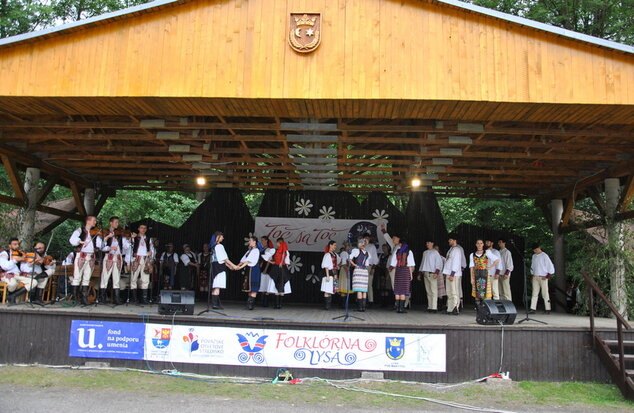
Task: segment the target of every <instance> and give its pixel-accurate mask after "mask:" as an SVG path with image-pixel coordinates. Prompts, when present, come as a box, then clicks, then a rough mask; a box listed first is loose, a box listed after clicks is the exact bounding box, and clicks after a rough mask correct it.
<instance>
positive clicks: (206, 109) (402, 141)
mask: <svg viewBox="0 0 634 413" xmlns="http://www.w3.org/2000/svg"><path fill="white" fill-rule="evenodd" d="M0 73H1V76H0V151H1V152H0V153H1V158H2V162H3V165H4V167H5V169H6V171H7V173H8V176H9V178H10V181H11V184H12V187H13V189H14V195H0V201H2V202H5V203H9V204H13V205H17V206H23V207H25V210H26V211H27V216H28V213H29V212H30V213H33V214H34V213H35V211H36V210H37V211H40V212H45V213H48V214H53V215H57V216H59V220H58V221H56V222H54V223H53V224H51V226H49V228H48V229H50V228H52V227H54V226H55V225H57V224H59V222H61V221H63V220H65V219H69V218H70V219H77V220H81V219H82V217H83V216H85V215H86V214H91V213H96V212H98V211H99V209H100V208H101V206H103V204H104V202H105V201H106V199H107V198H108V197H111V196H115V194H116V190H118V189H142V190H151V191H163V190H178V191H202V192H208V191H210V190H211V189H213V188H239V189H241V190H242V191H263V190H267V189H290V190H294V189H297V190H324V191H326V190H335V191H350V192H355V193H368V192H369V191H383V192H386V193H395V194H400V193H406V192H409V191H411V190H412V188H411V187H410V182H411V179H412V178H414V177H418V178H420V179H421V180H422V186H421V188H420V189H419V190H421V191H426V192H429V193H433V194H435V195H436V196H452V197H480V198H486V197H498V198H516V197H517V198H532V199H536V200H537V201H538V203H539V205H541V206H543V208H544V211H545V213H546V214H547V216H548V217H550V218H551V221H552V225H553V232H554V234H555V240H554V245H555V261H556V262H555V264H556V267H557V272H558V273H564V261H563V234H565V233H566V232H567V231H571V230H575V229H578V228H584V227H592V226H597V225H601V224H602V223H604V222H605V220H606V218H608V219H610V220H614V221H620V220H624V219H628V218H632V217H634V211H633V210H632V209H630V208H631V201H632V198H633V197H634V175H633V172H634V48H633V47H631V46H626V45H622V44H617V43H613V42H610V41H605V40H601V39H597V38H593V37H590V36H586V35H582V34H579V33H575V32H571V31H567V30H564V29H559V28H555V27H552V26H548V25H544V24H540V23H537V22H534V21H530V20H526V19H522V18H519V17H514V16H509V15H506V14H503V13H498V12H495V11H492V10H488V9H484V8H481V7H477V6H473V5H470V4H466V3H461V2H458V1H455V0H438V1H432V0H420V1H419V0H399V1H393V0H337V1H332V0H315V1H310V2H308V1H305V0H269V1H266V0H248V1H247V0H180V1H176V0H159V1H155V2H152V3H148V4H145V5H141V6H137V7H133V8H130V9H126V10H122V11H119V12H114V13H110V14H107V15H104V16H98V17H95V18H91V19H87V20H84V21H80V22H76V23H71V24H68V25H65V26H60V27H56V28H52V29H47V30H43V31H40V32H34V33H28V34H24V35H19V36H15V37H11V38H7V39H2V40H0ZM23 170H25V171H26V173H25V174H22V171H23ZM23 176H25V178H23ZM199 176H204V177H206V178H207V183H206V184H205V185H204V186H197V185H196V183H195V178H196V177H199ZM38 179H43V180H45V181H46V183H45V184H44V185H43V186H42V188H41V189H40V190H38V189H37V180H38ZM34 180H35V182H36V185H33V182H34ZM24 181H26V182H24ZM55 185H64V186H68V187H69V188H70V189H71V190H72V193H73V196H74V199H75V207H74V209H72V210H61V209H59V208H53V207H50V206H47V205H46V202H47V196H48V194H49V193H50V191H51V189H52V188H53V187H54V186H55ZM583 198H590V199H592V200H593V201H594V203H595V204H596V206H597V210H598V211H599V212H600V215H601V216H598V217H597V218H596V219H592V220H591V221H587V222H573V221H572V220H571V215H572V211H573V209H574V206H575V202H577V201H578V200H580V199H583ZM27 221H28V220H27ZM23 230H24V231H23V232H25V233H27V234H28V233H29V229H28V228H26V229H23ZM556 282H557V283H562V282H565V277H559V278H558V279H557V281H556ZM559 287H562V285H559ZM0 314H1V315H2V318H3V320H7V322H6V323H5V322H2V323H0V337H4V338H3V347H2V348H0V355H2V357H0V362H8V361H11V360H12V354H10V351H8V350H7V347H5V346H6V345H8V346H9V348H12V347H13V346H17V347H19V348H21V349H23V350H21V351H20V353H21V354H29V352H28V351H26V350H24V349H28V348H31V349H35V348H36V347H37V345H36V344H34V343H33V341H30V340H32V338H31V337H30V336H29V337H22V338H21V339H20V338H16V339H14V340H13V341H11V340H9V339H8V338H7V337H8V336H9V335H8V331H9V330H8V329H9V328H10V327H8V326H10V325H14V326H16V325H24V323H25V322H26V321H25V320H27V319H29V320H31V319H32V320H34V328H33V330H32V331H37V329H38V328H40V327H42V331H44V330H46V331H48V332H50V331H49V330H50V329H46V328H43V327H44V326H45V325H47V324H48V323H52V322H53V320H57V321H55V323H56V324H55V323H53V324H54V325H56V326H57V327H58V328H59V330H60V331H61V332H60V333H58V334H61V335H63V334H66V337H67V336H68V334H67V333H68V328H67V326H68V323H69V322H70V321H69V320H71V319H72V318H73V317H78V316H80V317H108V319H113V318H116V317H119V319H122V320H129V319H130V318H131V317H136V318H138V316H137V315H125V314H117V313H113V314H110V313H93V312H91V313H88V315H85V314H84V315H80V314H79V313H78V312H69V313H63V312H55V311H42V312H39V311H38V312H37V313H36V314H33V313H32V312H31V311H30V310H29V311H14V310H9V309H2V310H1V311H0ZM210 320H211V321H210ZM407 320H411V324H407V326H406V327H402V328H401V326H399V327H398V329H399V331H404V330H407V331H429V330H434V329H439V328H440V329H455V330H452V331H454V332H453V333H451V334H453V335H452V336H451V340H455V342H456V343H459V342H460V341H464V342H469V341H473V340H476V341H477V340H489V339H485V338H483V337H478V336H477V333H476V332H487V334H490V335H491V337H498V334H499V330H500V328H499V327H482V328H480V327H474V326H470V327H468V326H463V327H464V330H463V331H461V330H460V329H459V326H451V327H449V326H442V325H440V326H439V325H433V324H429V325H427V324H425V323H424V322H423V324H421V322H419V321H418V320H417V319H415V318H414V317H412V316H411V315H410V316H409V317H408V318H407ZM210 322H220V321H218V320H217V319H215V318H214V319H209V320H207V319H206V320H205V323H210ZM236 322H237V321H236ZM390 322H391V319H390V320H388V319H385V320H379V322H377V323H376V326H379V327H375V328H383V327H384V328H385V329H386V331H392V330H394V329H395V328H397V327H396V326H395V325H392V326H387V324H388V323H390ZM16 323H17V324H16ZM53 324H51V325H53ZM286 324H287V325H288V326H290V327H289V328H297V327H293V325H294V324H293V323H292V322H290V321H289V322H287V323H286ZM297 325H299V326H301V325H302V324H297ZM522 327H523V326H522ZM350 328H353V329H357V330H361V329H368V328H370V329H371V328H374V327H372V325H371V323H368V324H364V325H363V326H361V325H358V324H353V325H351V327H350ZM571 328H572V327H571ZM573 329H576V330H575V331H576V333H574V334H573V332H572V331H569V332H567V330H566V329H550V333H544V334H543V335H541V336H540V335H539V334H537V333H536V331H538V330H539V331H542V330H540V329H539V328H537V329H530V330H527V331H530V332H523V330H522V329H521V328H518V327H512V330H513V333H512V334H517V337H518V338H517V341H515V344H514V345H517V346H518V347H515V351H516V354H520V353H521V352H523V351H529V352H530V351H531V350H530V349H525V350H522V348H523V347H521V346H520V343H521V342H527V341H531V342H534V341H538V340H541V339H545V338H547V337H554V336H548V334H560V337H558V338H557V339H554V338H553V342H552V344H553V346H554V348H555V350H554V351H555V352H556V354H558V355H562V356H564V355H566V354H568V356H569V355H570V354H572V353H570V352H569V351H568V350H569V348H570V347H571V346H573V347H575V348H576V349H577V350H579V351H580V353H579V354H581V353H583V351H586V353H583V354H584V355H583V356H580V357H581V358H580V359H579V358H577V359H569V358H563V359H562V360H566V361H565V362H566V363H570V364H571V365H574V364H575V363H576V364H578V366H577V367H578V368H581V367H584V365H582V364H581V363H580V361H579V360H585V361H588V360H591V361H588V363H590V364H591V365H596V363H597V361H598V358H597V357H596V356H595V355H594V353H588V350H587V345H588V344H589V342H590V341H589V339H588V337H587V331H588V330H587V328H585V327H579V328H577V327H575V328H573ZM62 330H63V331H62ZM447 331H448V330H447ZM544 331H545V330H544ZM567 333H569V336H567V335H566V334H567ZM522 334H523V335H522ZM532 334H537V336H534V335H532ZM607 334H612V333H611V332H608V333H607ZM573 336H574V337H573ZM49 337H52V335H51V336H49ZM60 337H61V336H60ZM490 340H491V341H490V342H491V343H493V338H490ZM487 342H488V341H487ZM496 342H497V341H496ZM571 343H574V344H571ZM491 345H493V344H491ZM37 348H39V347H37ZM60 351H62V352H65V351H66V350H65V349H62V350H60ZM486 353H487V354H488V355H487V356H486V357H490V358H491V360H489V362H491V363H492V360H493V359H495V358H497V357H499V355H498V353H497V350H494V349H493V348H492V349H491V351H488V352H486ZM33 354H35V352H33ZM47 354H49V353H47ZM64 354H65V353H64ZM448 354H449V353H448ZM531 354H532V356H531V357H529V359H521V360H524V361H521V360H520V359H517V362H518V363H520V364H521V363H529V364H530V363H533V364H532V366H534V365H535V363H542V364H543V365H544V366H546V365H550V366H551V367H552V368H550V369H546V370H545V372H544V373H543V374H540V373H539V371H538V369H536V368H531V367H526V366H524V367H525V371H526V372H527V373H526V374H525V375H520V376H521V377H523V378H530V379H541V380H549V379H558V380H559V379H561V380H574V379H579V380H604V379H605V377H604V376H605V373H604V372H599V369H597V368H592V369H589V371H590V370H592V371H593V372H594V373H592V374H590V373H588V375H583V374H581V375H579V374H577V373H576V370H575V372H572V371H573V370H570V371H571V372H572V373H571V374H568V375H566V374H565V373H562V372H563V371H565V370H563V369H564V367H562V366H560V367H561V368H559V367H557V366H559V365H558V364H556V363H555V364H553V363H549V362H547V361H545V359H543V358H540V356H539V354H536V353H534V352H533V353H531ZM58 356H59V357H61V358H58V357H54V358H53V359H55V360H61V359H62V358H63V357H62V356H61V355H58ZM568 356H566V357H568ZM51 357H53V356H52V355H51ZM448 357H454V356H448ZM455 357H458V355H457V354H456V355H455ZM460 360H462V359H459V358H448V366H449V369H450V370H448V372H447V373H446V374H445V375H437V374H431V373H430V374H426V375H423V376H420V377H418V376H413V375H407V374H405V375H402V376H399V377H408V378H421V379H425V380H434V381H442V380H446V381H457V380H464V379H465V378H467V377H473V376H474V375H482V374H486V373H489V372H490V371H488V370H490V368H489V367H488V365H486V366H484V365H483V366H484V367H483V366H481V367H473V368H471V367H470V368H469V369H465V370H464V371H463V370H461V365H460ZM35 361H40V360H35ZM628 362H629V361H628ZM592 363H594V364H592ZM493 364H494V363H493ZM590 364H589V365H590ZM485 367H486V368H485ZM524 367H522V368H524ZM519 368H520V367H519V364H518V369H519ZM201 369H202V367H201ZM452 369H453V370H452ZM465 372H466V373H465ZM522 374H523V373H522Z"/></svg>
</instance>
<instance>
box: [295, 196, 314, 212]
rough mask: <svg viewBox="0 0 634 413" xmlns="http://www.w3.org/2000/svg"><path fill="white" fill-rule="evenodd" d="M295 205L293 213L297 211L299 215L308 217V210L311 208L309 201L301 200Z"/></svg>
mask: <svg viewBox="0 0 634 413" xmlns="http://www.w3.org/2000/svg"><path fill="white" fill-rule="evenodd" d="M295 205H297V208H295V211H297V213H298V214H299V215H305V216H308V214H310V210H311V209H312V208H313V204H312V203H311V202H310V199H304V198H302V199H300V200H299V201H297V202H295Z"/></svg>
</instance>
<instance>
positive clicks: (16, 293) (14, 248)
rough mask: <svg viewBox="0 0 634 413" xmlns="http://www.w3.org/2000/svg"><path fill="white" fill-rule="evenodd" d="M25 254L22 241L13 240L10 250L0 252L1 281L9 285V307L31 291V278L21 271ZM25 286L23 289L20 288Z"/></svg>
mask: <svg viewBox="0 0 634 413" xmlns="http://www.w3.org/2000/svg"><path fill="white" fill-rule="evenodd" d="M25 259H26V257H25V254H24V253H23V252H22V251H20V241H19V240H18V239H17V238H12V239H11V240H10V241H9V245H8V248H7V249H6V250H4V251H2V252H0V281H3V282H5V283H7V290H8V291H9V296H8V300H9V305H12V304H15V302H16V300H17V298H18V297H20V296H22V295H24V294H26V293H27V292H28V291H30V289H31V278H30V277H27V276H25V275H23V274H22V273H21V271H20V263H21V262H23V261H25ZM20 284H23V286H22V287H18V286H19V285H20Z"/></svg>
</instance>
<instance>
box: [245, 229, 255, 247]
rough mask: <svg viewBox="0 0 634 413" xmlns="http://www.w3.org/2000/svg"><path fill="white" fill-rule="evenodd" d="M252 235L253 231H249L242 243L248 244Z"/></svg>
mask: <svg viewBox="0 0 634 413" xmlns="http://www.w3.org/2000/svg"><path fill="white" fill-rule="evenodd" d="M253 235H255V234H253V232H249V236H248V237H245V238H244V245H245V246H248V245H249V238H251V237H252V236H253Z"/></svg>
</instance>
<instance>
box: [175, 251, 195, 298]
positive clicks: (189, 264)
mask: <svg viewBox="0 0 634 413" xmlns="http://www.w3.org/2000/svg"><path fill="white" fill-rule="evenodd" d="M180 262H181V267H180V271H179V276H178V284H179V286H180V289H181V290H193V289H194V280H196V279H197V278H198V271H199V269H200V263H199V262H198V256H197V255H196V253H195V252H193V251H192V249H191V248H190V246H189V244H184V245H183V253H182V254H181V257H180Z"/></svg>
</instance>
